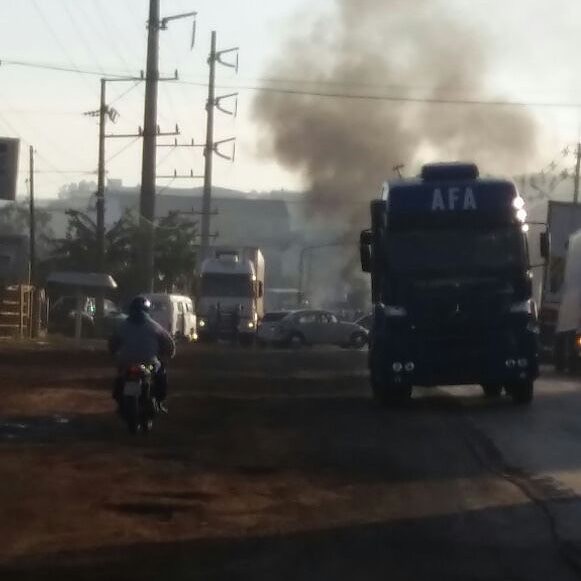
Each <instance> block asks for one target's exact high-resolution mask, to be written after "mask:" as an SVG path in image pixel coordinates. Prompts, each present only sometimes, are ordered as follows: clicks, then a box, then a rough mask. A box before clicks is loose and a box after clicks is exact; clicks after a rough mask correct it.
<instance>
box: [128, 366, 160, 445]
mask: <svg viewBox="0 0 581 581" xmlns="http://www.w3.org/2000/svg"><path fill="white" fill-rule="evenodd" d="M154 371H155V369H154V366H153V365H145V364H140V365H132V366H130V367H128V368H127V369H125V370H124V371H123V388H122V390H121V401H120V412H121V417H122V418H123V420H124V421H125V422H126V423H127V427H128V428H129V431H130V432H131V433H132V434H136V433H137V432H139V431H142V432H150V431H151V429H152V428H153V419H154V418H155V416H156V415H157V414H158V413H159V405H158V403H157V400H156V399H155V397H154V396H153V393H152V392H153V374H154Z"/></svg>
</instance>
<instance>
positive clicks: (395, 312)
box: [383, 305, 408, 317]
mask: <svg viewBox="0 0 581 581" xmlns="http://www.w3.org/2000/svg"><path fill="white" fill-rule="evenodd" d="M383 312H384V313H385V316H386V317H405V316H407V314H408V313H407V311H406V308H405V307H402V306H399V305H383Z"/></svg>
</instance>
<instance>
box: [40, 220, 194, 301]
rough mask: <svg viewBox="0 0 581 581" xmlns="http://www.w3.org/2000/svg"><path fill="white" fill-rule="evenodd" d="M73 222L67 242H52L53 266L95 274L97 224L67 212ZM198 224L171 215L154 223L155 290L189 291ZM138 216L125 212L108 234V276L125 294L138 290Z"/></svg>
mask: <svg viewBox="0 0 581 581" xmlns="http://www.w3.org/2000/svg"><path fill="white" fill-rule="evenodd" d="M67 216H68V219H69V223H68V226H67V232H66V236H65V238H62V239H59V240H55V241H54V242H53V252H52V257H51V266H52V267H53V268H55V269H63V270H77V271H79V272H91V271H94V269H95V263H96V251H97V225H96V223H95V221H94V220H93V219H92V218H91V217H90V216H88V215H87V214H86V213H84V212H80V211H78V210H68V211H67ZM196 238H197V224H196V223H193V222H190V221H189V220H186V219H184V218H182V217H181V216H180V215H179V213H178V212H170V213H169V214H168V215H167V216H165V217H164V218H161V219H160V220H159V221H158V224H157V225H156V244H155V273H156V280H155V288H156V290H159V291H164V292H171V291H174V290H176V289H179V290H182V291H185V292H189V291H190V290H191V287H192V282H193V276H194V269H195V263H196V245H195V241H196ZM138 244H139V227H138V221H137V218H136V217H135V216H134V214H133V213H132V212H131V211H130V210H127V211H126V212H125V213H124V214H123V216H122V217H121V218H120V219H119V220H118V221H117V222H115V224H113V225H112V226H111V228H109V229H108V230H107V231H106V232H105V260H106V264H107V269H108V272H109V273H110V274H111V275H112V276H113V278H114V279H115V280H116V281H117V284H118V285H119V288H120V290H121V292H122V293H123V294H132V293H135V292H139V290H140V289H138V288H135V280H137V276H136V275H137V272H136V268H137V266H136V265H137V264H138V262H137V248H138Z"/></svg>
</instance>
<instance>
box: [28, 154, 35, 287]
mask: <svg viewBox="0 0 581 581" xmlns="http://www.w3.org/2000/svg"><path fill="white" fill-rule="evenodd" d="M29 154H30V158H29V159H30V165H29V176H28V185H29V186H30V216H29V219H30V241H29V244H30V283H31V284H34V283H35V282H36V214H35V210H34V147H32V145H31V146H30V147H29Z"/></svg>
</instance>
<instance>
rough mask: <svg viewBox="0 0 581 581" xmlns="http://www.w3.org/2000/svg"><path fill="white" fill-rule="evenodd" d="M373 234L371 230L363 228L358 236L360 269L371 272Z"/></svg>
mask: <svg viewBox="0 0 581 581" xmlns="http://www.w3.org/2000/svg"><path fill="white" fill-rule="evenodd" d="M372 239H373V236H372V234H371V230H363V232H361V236H360V237H359V254H360V257H361V270H363V272H371V242H372Z"/></svg>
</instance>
